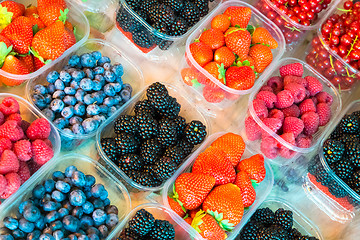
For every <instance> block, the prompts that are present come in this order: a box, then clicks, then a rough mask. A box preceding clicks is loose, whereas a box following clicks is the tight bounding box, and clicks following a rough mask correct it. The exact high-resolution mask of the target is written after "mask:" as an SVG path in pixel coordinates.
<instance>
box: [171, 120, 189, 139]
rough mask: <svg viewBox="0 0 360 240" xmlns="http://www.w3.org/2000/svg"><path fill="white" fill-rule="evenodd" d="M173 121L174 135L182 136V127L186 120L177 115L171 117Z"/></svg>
mask: <svg viewBox="0 0 360 240" xmlns="http://www.w3.org/2000/svg"><path fill="white" fill-rule="evenodd" d="M173 122H174V123H175V124H176V135H177V136H178V139H179V138H181V137H182V135H183V133H184V129H185V127H186V120H185V118H183V117H182V116H177V117H176V118H174V119H173Z"/></svg>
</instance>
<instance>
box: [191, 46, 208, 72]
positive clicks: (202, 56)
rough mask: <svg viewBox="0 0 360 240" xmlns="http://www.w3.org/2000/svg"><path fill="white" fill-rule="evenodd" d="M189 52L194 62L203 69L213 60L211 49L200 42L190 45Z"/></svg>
mask: <svg viewBox="0 0 360 240" xmlns="http://www.w3.org/2000/svg"><path fill="white" fill-rule="evenodd" d="M190 52H191V55H192V56H193V58H194V59H195V61H196V62H197V63H198V64H199V65H200V66H201V67H204V66H205V65H206V64H208V63H209V62H211V61H212V60H213V51H212V49H211V47H209V46H208V45H206V44H205V43H202V42H194V43H192V44H190Z"/></svg>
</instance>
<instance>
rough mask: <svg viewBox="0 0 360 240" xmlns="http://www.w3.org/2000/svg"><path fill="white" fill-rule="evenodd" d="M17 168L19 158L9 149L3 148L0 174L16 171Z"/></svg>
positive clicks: (0, 159)
mask: <svg viewBox="0 0 360 240" xmlns="http://www.w3.org/2000/svg"><path fill="white" fill-rule="evenodd" d="M18 170H19V160H18V159H17V157H16V155H15V153H14V152H13V151H11V150H7V149H6V150H5V151H4V152H3V154H2V155H1V158H0V174H7V173H10V172H17V171H18Z"/></svg>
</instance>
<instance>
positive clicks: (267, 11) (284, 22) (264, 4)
mask: <svg viewBox="0 0 360 240" xmlns="http://www.w3.org/2000/svg"><path fill="white" fill-rule="evenodd" d="M339 1H340V0H332V1H331V3H330V4H329V5H328V7H327V8H326V9H327V10H322V11H321V12H320V13H318V18H317V19H316V20H315V21H313V22H312V23H311V24H310V25H309V26H305V25H301V24H299V23H298V22H295V21H294V20H292V19H290V17H289V16H288V15H286V14H284V13H283V12H282V11H281V10H280V9H279V8H278V7H277V6H276V5H275V4H274V3H273V2H272V1H270V0H258V1H257V2H256V3H255V7H256V8H257V9H259V10H260V12H262V13H263V14H264V15H265V16H267V17H268V18H269V19H270V20H271V21H273V22H274V23H275V24H276V25H277V26H278V27H279V28H280V29H281V31H282V33H283V34H284V37H285V41H286V44H287V45H286V48H287V50H294V49H295V48H296V47H297V46H299V45H300V43H301V42H302V41H303V40H304V39H305V36H306V35H307V33H308V32H311V31H313V30H315V29H317V28H318V27H319V25H320V22H321V20H322V19H323V17H324V15H325V14H326V13H327V12H328V11H329V9H330V8H333V7H336V5H337V4H338V2H339Z"/></svg>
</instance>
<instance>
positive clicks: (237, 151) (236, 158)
mask: <svg viewBox="0 0 360 240" xmlns="http://www.w3.org/2000/svg"><path fill="white" fill-rule="evenodd" d="M211 146H212V147H216V148H219V149H221V150H222V151H223V152H225V153H226V154H227V155H228V157H229V160H230V162H231V164H232V165H233V167H236V166H237V165H238V163H239V162H240V159H241V157H242V155H243V153H244V151H245V142H244V140H243V138H242V137H241V136H240V135H238V134H234V133H226V134H224V135H222V136H221V137H219V138H217V139H216V140H215V141H214V142H213V143H212V144H211Z"/></svg>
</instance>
